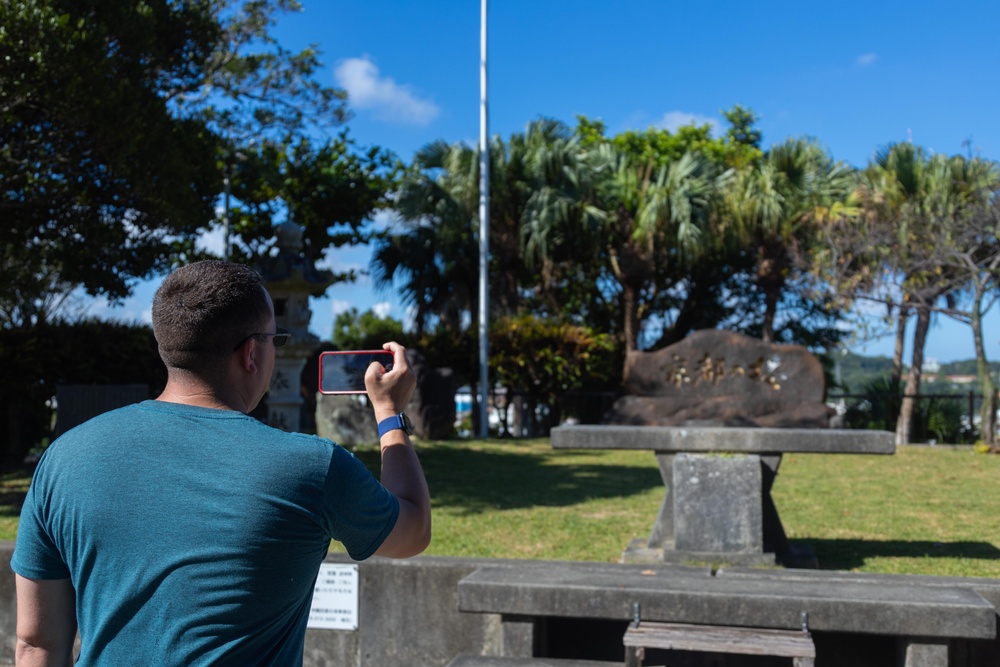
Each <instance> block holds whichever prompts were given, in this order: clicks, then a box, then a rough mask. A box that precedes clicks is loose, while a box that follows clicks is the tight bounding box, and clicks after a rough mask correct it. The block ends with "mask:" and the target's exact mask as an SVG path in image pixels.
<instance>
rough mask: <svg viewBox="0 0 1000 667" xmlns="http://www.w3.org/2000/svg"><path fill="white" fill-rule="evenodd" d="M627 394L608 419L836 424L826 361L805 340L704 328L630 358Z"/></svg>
mask: <svg viewBox="0 0 1000 667" xmlns="http://www.w3.org/2000/svg"><path fill="white" fill-rule="evenodd" d="M624 375H625V381H624V383H623V386H624V390H625V394H626V395H625V396H623V397H622V398H620V399H618V401H616V402H615V404H614V407H612V409H611V411H610V412H609V413H608V415H607V416H606V417H605V423H608V424H632V425H636V426H684V425H713V426H741V427H761V428H829V426H830V417H831V416H832V414H833V412H832V410H831V409H830V408H828V407H827V405H826V402H825V400H826V381H825V378H824V376H823V367H822V365H821V364H820V362H819V360H818V359H817V358H816V357H815V356H814V355H813V354H812V353H810V352H809V350H807V349H806V348H804V347H802V346H801V345H773V344H769V343H765V342H763V341H761V340H759V339H757V338H750V337H749V336H744V335H742V334H738V333H735V332H733V331H721V330H716V329H704V330H701V331H696V332H694V333H693V334H691V335H690V336H688V337H687V338H685V339H684V340H682V341H680V342H679V343H675V344H674V345H671V346H669V347H665V348H663V349H662V350H657V351H656V352H631V353H629V355H628V358H627V359H626V360H625V373H624Z"/></svg>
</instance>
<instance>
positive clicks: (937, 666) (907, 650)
mask: <svg viewBox="0 0 1000 667" xmlns="http://www.w3.org/2000/svg"><path fill="white" fill-rule="evenodd" d="M897 664H899V665H901V666H902V667H948V640H947V639H929V638H916V637H906V638H903V639H900V640H899V658H898V660H897Z"/></svg>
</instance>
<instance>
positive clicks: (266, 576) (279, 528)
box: [11, 401, 399, 667]
mask: <svg viewBox="0 0 1000 667" xmlns="http://www.w3.org/2000/svg"><path fill="white" fill-rule="evenodd" d="M398 514H399V504H398V501H397V500H396V498H395V497H394V496H393V495H392V494H391V493H390V492H389V491H387V490H386V489H385V488H384V487H382V486H381V485H380V484H379V483H378V481H377V480H376V479H375V478H374V477H373V476H372V475H371V473H369V472H368V470H367V469H366V468H365V467H364V466H363V465H362V464H361V462H360V461H358V460H357V459H356V458H355V457H354V456H353V455H352V454H351V453H350V452H348V451H347V450H345V449H343V448H342V447H339V446H338V445H336V444H334V443H333V442H331V441H329V440H325V439H322V438H317V437H314V436H308V435H302V434H295V433H285V432H282V431H278V430H276V429H273V428H270V427H268V426H265V425H264V424H261V423H260V422H258V421H256V420H255V419H252V418H250V417H247V416H246V415H243V414H241V413H239V412H231V411H225V410H213V409H208V408H197V407H191V406H185V405H178V404H173V403H164V402H159V401H146V402H144V403H140V404H137V405H133V406H129V407H126V408H122V409H120V410H115V411H112V412H109V413H106V414H104V415H101V416H100V417H96V418H95V419H92V420H90V421H89V422H87V423H85V424H83V425H81V426H79V427H77V428H75V429H73V430H71V431H69V432H68V433H66V434H65V435H64V436H62V437H61V438H59V439H58V440H56V441H55V442H54V443H53V444H52V445H51V446H50V447H49V448H48V449H47V450H46V452H45V454H44V455H43V456H42V459H41V461H39V464H38V468H37V470H36V471H35V475H34V478H33V480H32V483H31V487H30V489H29V491H28V495H27V498H26V499H25V503H24V507H23V509H22V512H21V520H20V525H19V528H18V535H17V544H16V546H15V549H14V556H13V559H12V561H11V568H12V569H13V570H14V571H15V572H16V573H17V574H19V575H21V576H23V577H28V578H32V579H63V578H66V577H69V578H70V579H71V580H72V582H73V586H74V587H75V590H76V613H77V622H78V624H79V628H80V637H81V644H82V649H81V654H80V658H79V661H78V662H77V665H82V666H91V665H116V666H117V665H127V664H148V665H159V666H169V665H177V666H178V667H180V666H184V667H191V666H193V665H213V666H217V665H233V666H240V667H243V666H245V665H301V664H302V651H303V642H304V637H305V629H306V622H307V620H308V616H309V607H310V603H311V601H312V592H313V588H314V585H315V580H316V575H317V572H318V571H319V566H320V563H321V562H322V561H323V558H324V557H325V555H326V553H327V550H328V547H329V544H330V539H331V538H333V539H336V540H339V541H341V542H342V543H343V544H344V546H345V547H346V548H347V551H348V553H349V554H350V555H351V556H352V557H353V558H355V559H357V560H363V559H365V558H368V557H369V556H371V555H372V554H373V553H374V552H375V550H376V549H377V548H378V547H379V545H381V543H382V542H383V541H384V540H385V538H386V536H387V535H388V534H389V532H390V531H391V530H392V528H393V526H394V525H395V522H396V518H397V516H398Z"/></svg>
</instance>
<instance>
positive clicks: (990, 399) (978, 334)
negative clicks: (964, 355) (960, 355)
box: [969, 303, 997, 449]
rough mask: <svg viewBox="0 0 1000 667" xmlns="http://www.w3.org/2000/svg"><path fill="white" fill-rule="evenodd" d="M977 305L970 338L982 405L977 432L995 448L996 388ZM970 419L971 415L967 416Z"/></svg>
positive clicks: (974, 308)
mask: <svg viewBox="0 0 1000 667" xmlns="http://www.w3.org/2000/svg"><path fill="white" fill-rule="evenodd" d="M979 310H980V309H979V304H978V303H977V304H974V307H973V309H972V338H973V340H974V341H975V345H976V373H977V374H978V375H979V387H980V391H982V393H983V405H982V408H980V410H979V430H980V436H981V437H982V440H983V442H985V443H986V444H987V445H989V446H990V448H991V449H995V448H996V444H997V388H996V385H995V384H994V383H993V376H992V375H990V365H989V362H988V361H987V360H986V348H985V346H984V345H983V318H982V314H981V313H980V312H979ZM969 419H970V420H971V419H972V415H969Z"/></svg>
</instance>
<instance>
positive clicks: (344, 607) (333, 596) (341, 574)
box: [307, 563, 358, 630]
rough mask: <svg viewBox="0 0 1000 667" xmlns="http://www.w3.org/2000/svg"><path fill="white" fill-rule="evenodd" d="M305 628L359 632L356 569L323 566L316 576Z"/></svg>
mask: <svg viewBox="0 0 1000 667" xmlns="http://www.w3.org/2000/svg"><path fill="white" fill-rule="evenodd" d="M307 627H310V628H322V629H324V630H357V629H358V566H357V565H333V564H330V563H323V564H322V565H320V566H319V576H317V577H316V589H315V591H313V599H312V608H311V609H310V610H309V623H308V625H307Z"/></svg>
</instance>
